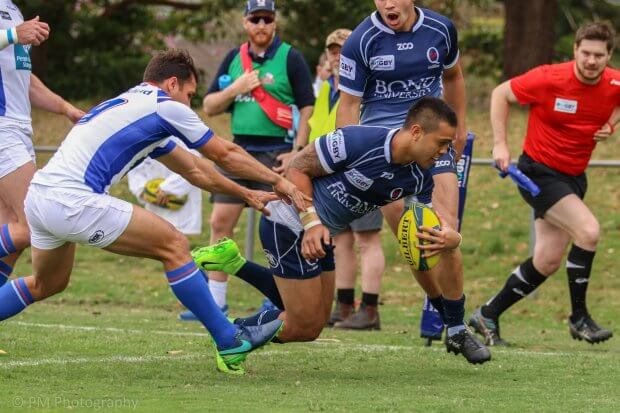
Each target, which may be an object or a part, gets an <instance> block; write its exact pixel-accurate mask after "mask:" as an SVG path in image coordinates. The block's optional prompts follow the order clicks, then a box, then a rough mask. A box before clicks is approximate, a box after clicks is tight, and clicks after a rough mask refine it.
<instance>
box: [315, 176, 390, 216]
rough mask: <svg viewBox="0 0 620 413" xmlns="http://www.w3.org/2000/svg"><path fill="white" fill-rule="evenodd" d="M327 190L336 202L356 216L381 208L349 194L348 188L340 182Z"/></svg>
mask: <svg viewBox="0 0 620 413" xmlns="http://www.w3.org/2000/svg"><path fill="white" fill-rule="evenodd" d="M327 190H328V191H329V194H330V195H331V196H332V197H333V198H334V200H336V201H337V202H338V203H339V204H340V205H342V206H344V207H345V208H346V209H348V210H349V211H351V212H353V213H354V214H358V215H366V214H368V213H369V212H372V211H374V210H375V209H377V208H379V207H378V206H377V205H374V204H369V203H368V202H366V201H362V200H361V199H359V198H358V197H356V196H355V195H352V194H350V193H349V192H347V187H346V186H345V184H343V183H342V182H340V181H338V182H335V183H333V184H331V185H329V186H328V187H327Z"/></svg>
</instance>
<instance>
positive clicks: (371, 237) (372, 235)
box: [356, 231, 382, 255]
mask: <svg viewBox="0 0 620 413" xmlns="http://www.w3.org/2000/svg"><path fill="white" fill-rule="evenodd" d="M356 239H357V243H358V244H359V247H360V254H361V255H364V254H366V253H368V252H371V251H373V250H376V249H381V248H382V247H381V235H380V233H379V231H365V232H361V233H358V234H356Z"/></svg>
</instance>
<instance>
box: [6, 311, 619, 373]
mask: <svg viewBox="0 0 620 413" xmlns="http://www.w3.org/2000/svg"><path fill="white" fill-rule="evenodd" d="M9 324H15V325H19V326H23V327H38V328H53V329H64V330H74V331H85V332H94V333H97V332H110V333H124V334H154V335H168V336H178V337H187V336H189V337H210V335H209V334H208V333H198V332H186V331H166V330H142V329H124V328H117V327H95V326H78V325H68V324H45V323H30V322H24V321H10V322H9ZM304 344H306V345H308V344H309V345H312V346H317V348H318V347H320V348H322V349H328V348H330V347H332V348H338V347H340V348H339V350H340V349H342V348H346V349H357V350H360V351H366V352H376V351H408V352H412V351H415V352H417V353H421V352H427V351H433V352H445V349H444V348H443V345H442V346H437V347H423V346H402V345H385V344H356V343H349V342H341V341H340V340H337V339H330V338H327V339H318V340H316V341H314V342H311V343H304ZM304 344H302V343H297V345H304ZM287 352H288V351H272V350H270V351H263V352H259V353H257V354H259V355H261V354H262V355H270V354H277V353H280V354H284V353H287ZM492 352H493V353H498V354H505V355H515V356H539V357H574V356H597V357H601V356H603V357H606V356H609V353H586V352H581V351H575V352H565V351H557V352H556V351H553V352H551V351H531V350H520V349H499V348H493V350H492ZM197 357H203V355H193V356H191V355H185V356H172V355H169V356H116V357H108V358H78V359H67V360H65V359H41V360H32V361H14V362H2V359H0V366H6V367H11V366H13V367H19V366H30V365H32V366H36V365H38V364H36V363H41V364H68V363H73V364H75V363H105V362H127V363H132V362H133V363H139V362H152V361H159V360H183V359H191V358H197ZM11 363H13V364H11ZM15 363H16V364H15ZM20 363H21V364H20Z"/></svg>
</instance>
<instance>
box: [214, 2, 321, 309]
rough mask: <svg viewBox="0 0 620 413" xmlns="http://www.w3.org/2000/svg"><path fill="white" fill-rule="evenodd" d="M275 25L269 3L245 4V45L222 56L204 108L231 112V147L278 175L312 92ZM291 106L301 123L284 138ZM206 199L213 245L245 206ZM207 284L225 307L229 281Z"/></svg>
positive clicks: (304, 129) (302, 140) (303, 135)
mask: <svg viewBox="0 0 620 413" xmlns="http://www.w3.org/2000/svg"><path fill="white" fill-rule="evenodd" d="M276 23H277V18H276V7H275V2H274V0H264V1H263V0H249V1H247V3H246V8H245V16H244V18H243V27H244V29H245V31H246V33H247V35H248V41H247V42H246V43H244V44H243V45H241V46H240V47H236V48H235V49H233V50H231V51H230V52H229V53H228V54H227V55H226V57H225V58H224V61H223V62H222V64H221V65H220V68H219V70H218V72H217V74H216V76H215V79H214V81H213V83H212V85H211V87H210V88H209V90H208V92H207V95H206V96H205V98H204V101H203V107H204V111H205V113H206V114H207V115H208V116H213V115H217V114H219V113H222V112H225V111H229V112H231V115H232V118H231V123H232V127H231V129H232V133H233V136H234V142H235V143H237V144H239V145H240V146H241V147H243V148H244V149H245V150H246V151H248V152H249V153H250V154H251V155H252V156H253V157H254V158H256V159H257V160H258V161H259V162H261V163H262V164H264V165H266V166H268V167H270V168H273V169H274V170H275V171H277V172H279V173H281V172H283V171H284V168H285V166H286V164H287V162H288V160H289V159H290V157H291V155H293V154H294V153H295V152H296V151H298V150H300V149H301V148H303V147H304V146H305V145H306V144H307V141H308V132H309V127H308V119H309V118H310V115H311V114H312V106H313V105H314V93H313V89H312V76H311V75H310V70H309V69H308V66H307V64H306V62H305V60H304V58H303V56H302V55H301V53H300V52H299V51H297V50H296V49H295V48H293V47H292V46H291V45H289V44H288V43H286V42H284V41H282V40H281V39H280V37H279V36H278V35H277V34H276ZM244 62H245V63H244ZM248 65H249V66H251V68H248V67H247V66H248ZM226 75H227V76H230V78H231V83H230V85H229V86H228V87H225V88H222V87H220V84H219V79H220V78H221V77H222V76H226ZM269 97H271V98H272V99H268V98H269ZM290 105H296V106H297V107H298V108H299V112H300V120H299V129H298V130H297V134H296V136H294V137H292V138H290V139H289V138H288V131H287V129H289V128H290V126H292V119H291V116H292V115H291V114H290V111H289V112H288V113H287V107H290ZM274 108H275V109H274ZM287 123H288V125H287ZM226 176H228V177H229V178H231V179H233V180H234V181H235V182H237V183H239V184H241V185H244V186H247V187H248V188H254V189H267V187H265V186H264V185H262V184H258V183H255V182H250V181H247V180H240V179H238V178H236V177H234V176H231V175H226ZM211 199H212V201H213V212H212V214H211V220H210V225H211V243H214V242H216V241H217V240H218V239H220V238H223V237H231V236H232V234H233V228H234V227H235V225H237V222H238V220H239V216H240V215H241V212H242V211H243V209H244V208H245V206H246V204H245V202H244V201H243V200H241V199H239V198H236V197H233V196H229V195H225V194H218V193H214V194H213V195H212V198H211ZM209 280H210V282H209V288H210V289H211V293H212V294H213V297H214V298H215V300H216V302H217V304H218V305H219V306H220V307H222V308H225V306H226V305H227V304H226V291H227V284H228V276H227V275H226V274H225V273H223V272H219V271H213V272H210V273H209Z"/></svg>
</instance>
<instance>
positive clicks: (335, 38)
mask: <svg viewBox="0 0 620 413" xmlns="http://www.w3.org/2000/svg"><path fill="white" fill-rule="evenodd" d="M350 35H351V30H349V29H336V30H334V31H333V32H331V33H330V34H329V35H328V36H327V40H325V47H329V46H331V45H332V44H337V45H338V46H342V45H344V42H345V41H346V40H347V38H348V37H349V36H350Z"/></svg>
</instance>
